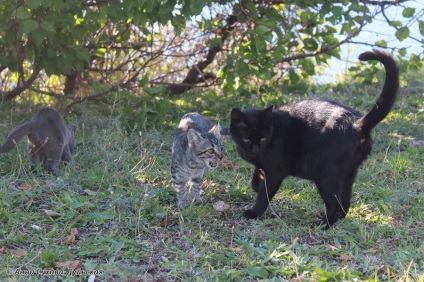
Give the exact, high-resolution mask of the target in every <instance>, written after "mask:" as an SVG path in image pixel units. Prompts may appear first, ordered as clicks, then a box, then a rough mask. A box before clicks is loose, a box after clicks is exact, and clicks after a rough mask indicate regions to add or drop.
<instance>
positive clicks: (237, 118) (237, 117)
mask: <svg viewBox="0 0 424 282" xmlns="http://www.w3.org/2000/svg"><path fill="white" fill-rule="evenodd" d="M231 125H233V126H235V127H240V128H246V127H247V125H246V121H245V117H244V114H243V112H242V111H240V110H239V109H233V110H232V111H231Z"/></svg>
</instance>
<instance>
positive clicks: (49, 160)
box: [0, 108, 77, 173]
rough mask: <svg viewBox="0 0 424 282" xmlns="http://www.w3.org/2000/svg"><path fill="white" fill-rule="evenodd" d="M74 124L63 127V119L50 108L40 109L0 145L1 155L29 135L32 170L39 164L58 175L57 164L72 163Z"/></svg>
mask: <svg viewBox="0 0 424 282" xmlns="http://www.w3.org/2000/svg"><path fill="white" fill-rule="evenodd" d="M76 129H77V126H76V125H71V126H70V127H69V128H68V127H67V126H66V124H65V121H64V120H63V118H62V116H61V115H60V114H59V113H58V112H57V111H56V110H55V109H53V108H43V109H41V110H40V111H39V112H38V113H36V114H35V115H34V117H33V118H32V119H31V120H30V121H29V122H27V123H24V124H21V125H18V126H16V127H15V128H14V129H13V130H12V132H10V134H9V135H8V136H7V138H6V141H5V143H4V144H3V145H1V146H0V153H5V152H8V151H10V150H11V149H13V148H14V147H15V146H16V144H17V143H18V142H19V141H20V140H21V139H22V138H23V137H24V136H25V135H28V152H29V159H30V161H31V164H32V167H35V166H36V165H38V164H40V163H42V164H43V166H44V167H45V168H46V169H47V170H49V171H51V172H54V173H58V172H59V162H60V161H66V162H71V161H72V155H71V154H72V152H73V150H74V145H75V131H76Z"/></svg>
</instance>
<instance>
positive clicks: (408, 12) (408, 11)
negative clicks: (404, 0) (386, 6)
mask: <svg viewBox="0 0 424 282" xmlns="http://www.w3.org/2000/svg"><path fill="white" fill-rule="evenodd" d="M414 14H415V8H410V7H407V8H405V9H403V11H402V16H403V17H405V18H412V17H413V16H414Z"/></svg>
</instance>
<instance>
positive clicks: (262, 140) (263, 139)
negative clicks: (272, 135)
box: [259, 138, 268, 143]
mask: <svg viewBox="0 0 424 282" xmlns="http://www.w3.org/2000/svg"><path fill="white" fill-rule="evenodd" d="M267 140H268V139H266V138H261V140H259V141H260V142H261V143H265V142H266V141H267Z"/></svg>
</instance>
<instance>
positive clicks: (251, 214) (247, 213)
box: [243, 210, 258, 219]
mask: <svg viewBox="0 0 424 282" xmlns="http://www.w3.org/2000/svg"><path fill="white" fill-rule="evenodd" d="M243 217H244V218H247V219H255V218H257V217H258V215H257V214H256V213H255V212H254V211H253V210H246V211H245V212H244V213H243Z"/></svg>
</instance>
